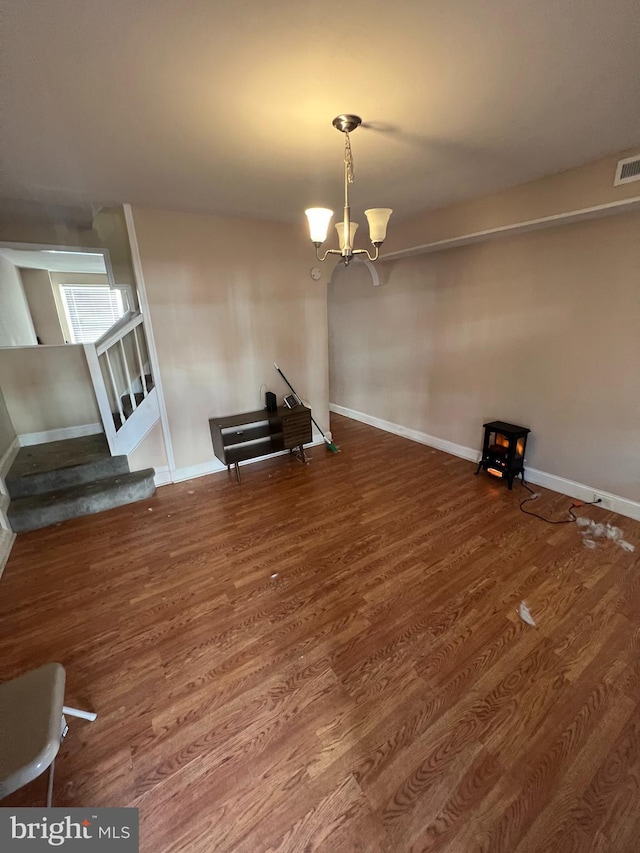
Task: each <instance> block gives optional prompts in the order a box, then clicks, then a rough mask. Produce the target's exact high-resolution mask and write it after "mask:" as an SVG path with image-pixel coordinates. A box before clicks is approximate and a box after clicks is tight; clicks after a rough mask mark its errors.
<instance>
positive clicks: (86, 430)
mask: <svg viewBox="0 0 640 853" xmlns="http://www.w3.org/2000/svg"><path fill="white" fill-rule="evenodd" d="M99 432H104V430H103V429H102V424H82V425H81V426H75V427H61V428H60V429H47V430H44V432H23V433H22V434H21V435H19V436H18V440H19V442H20V447H29V446H30V445H32V444H45V443H46V442H48V441H64V440H65V439H67V438H82V436H84V435H96V434H97V433H99Z"/></svg>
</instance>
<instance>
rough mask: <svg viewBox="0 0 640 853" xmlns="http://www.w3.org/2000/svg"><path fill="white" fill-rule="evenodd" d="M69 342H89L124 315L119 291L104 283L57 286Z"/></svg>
mask: <svg viewBox="0 0 640 853" xmlns="http://www.w3.org/2000/svg"><path fill="white" fill-rule="evenodd" d="M60 292H61V294H62V301H63V303H64V310H65V315H66V317H67V323H68V325H69V333H70V335H71V343H74V344H90V343H93V342H94V341H97V340H98V338H99V337H100V336H101V335H103V334H104V333H105V332H106V331H107V329H109V328H111V326H113V324H114V323H115V322H116V320H118V319H119V318H120V317H122V315H123V314H124V306H123V303H122V293H121V292H120V291H119V290H112V289H111V288H110V287H109V286H108V285H106V284H105V285H93V284H92V285H70V284H63V285H61V286H60Z"/></svg>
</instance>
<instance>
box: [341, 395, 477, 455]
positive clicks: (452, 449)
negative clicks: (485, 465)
mask: <svg viewBox="0 0 640 853" xmlns="http://www.w3.org/2000/svg"><path fill="white" fill-rule="evenodd" d="M329 411H330V412H335V413H336V415H344V416H345V417H346V418H351V419H352V420H354V421H360V422H361V423H363V424H369V426H373V427H376V428H377V429H382V430H384V431H385V432H392V433H393V434H394V435H401V436H402V437H403V438H410V439H411V441H417V442H419V443H420V444H427V445H428V446H429V447H435V448H436V449H437V450H444V452H445V453H451V454H452V455H453V456H460V457H461V458H462V459H468V460H469V461H470V462H477V461H478V459H479V458H480V454H479V452H478V451H477V450H473V449H472V448H471V447H464V445H462V444H455V443H454V442H453V441H446V440H445V439H444V438H437V436H435V435H429V434H428V433H426V432H420V431H419V430H417V429H409V427H405V426H401V425H400V424H394V423H391V421H383V420H382V418H375V417H373V416H372V415H365V414H364V412H357V411H355V409H346V408H345V407H344V406H337V405H336V404H335V403H329Z"/></svg>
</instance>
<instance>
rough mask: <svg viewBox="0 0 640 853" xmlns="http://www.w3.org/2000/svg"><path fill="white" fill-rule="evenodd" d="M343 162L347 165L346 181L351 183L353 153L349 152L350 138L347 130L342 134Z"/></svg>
mask: <svg viewBox="0 0 640 853" xmlns="http://www.w3.org/2000/svg"><path fill="white" fill-rule="evenodd" d="M344 164H345V166H346V167H347V181H348V182H349V183H350V184H352V183H353V154H352V153H351V140H350V139H349V131H348V130H346V131H345V134H344Z"/></svg>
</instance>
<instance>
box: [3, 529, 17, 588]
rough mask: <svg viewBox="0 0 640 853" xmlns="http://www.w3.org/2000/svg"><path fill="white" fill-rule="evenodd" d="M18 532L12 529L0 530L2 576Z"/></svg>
mask: <svg viewBox="0 0 640 853" xmlns="http://www.w3.org/2000/svg"><path fill="white" fill-rule="evenodd" d="M15 541H16V534H15V533H14V532H13V531H12V530H0V578H1V577H2V573H3V572H4V567H5V566H6V565H7V560H8V559H9V555H10V554H11V549H12V548H13V543H14V542H15Z"/></svg>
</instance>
